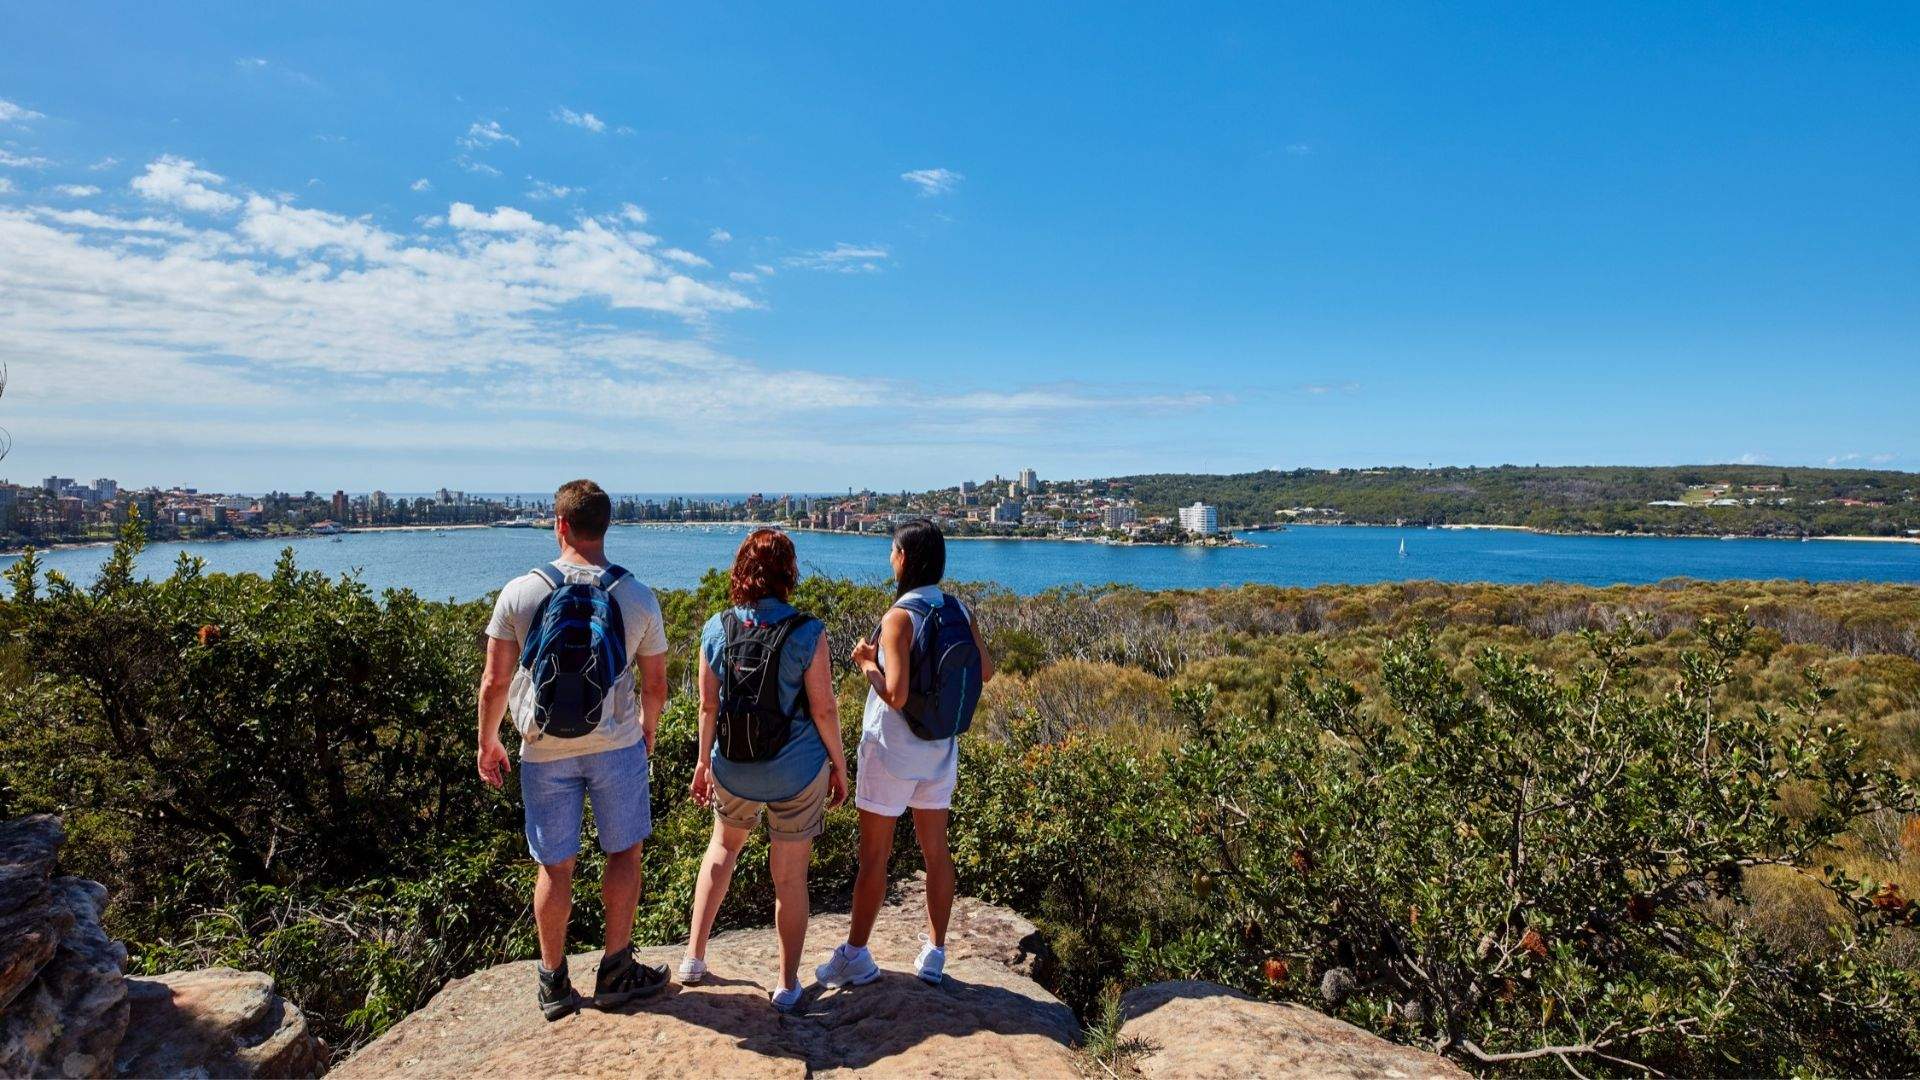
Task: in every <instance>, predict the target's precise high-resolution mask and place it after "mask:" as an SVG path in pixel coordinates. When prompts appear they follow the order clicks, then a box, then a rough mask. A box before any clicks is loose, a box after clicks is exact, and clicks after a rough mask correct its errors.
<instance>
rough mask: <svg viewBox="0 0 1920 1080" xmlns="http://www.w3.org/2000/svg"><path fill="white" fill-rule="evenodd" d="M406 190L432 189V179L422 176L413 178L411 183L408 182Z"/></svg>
mask: <svg viewBox="0 0 1920 1080" xmlns="http://www.w3.org/2000/svg"><path fill="white" fill-rule="evenodd" d="M407 190H408V191H432V190H433V181H431V180H429V179H427V178H426V177H424V176H423V177H421V178H420V179H418V180H415V181H414V182H413V183H411V184H408V185H407Z"/></svg>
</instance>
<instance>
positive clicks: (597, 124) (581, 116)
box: [553, 105, 607, 135]
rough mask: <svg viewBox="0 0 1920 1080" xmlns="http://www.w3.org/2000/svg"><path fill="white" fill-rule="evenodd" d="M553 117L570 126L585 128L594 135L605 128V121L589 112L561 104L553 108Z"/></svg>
mask: <svg viewBox="0 0 1920 1080" xmlns="http://www.w3.org/2000/svg"><path fill="white" fill-rule="evenodd" d="M553 118H554V119H555V120H558V121H560V122H561V123H563V124H566V125H569V126H571V127H577V128H585V129H586V130H588V131H591V132H593V133H595V134H596V135H597V134H599V133H600V132H602V131H605V130H607V122H606V121H605V120H602V119H600V118H599V117H597V116H595V115H593V114H592V113H590V112H574V111H573V110H572V109H569V108H567V107H566V106H565V105H562V106H560V107H558V108H556V109H554V110H553Z"/></svg>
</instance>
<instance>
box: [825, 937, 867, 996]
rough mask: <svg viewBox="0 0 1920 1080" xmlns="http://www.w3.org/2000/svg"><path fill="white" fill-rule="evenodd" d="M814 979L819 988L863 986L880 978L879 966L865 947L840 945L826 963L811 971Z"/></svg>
mask: <svg viewBox="0 0 1920 1080" xmlns="http://www.w3.org/2000/svg"><path fill="white" fill-rule="evenodd" d="M813 974H814V977H815V978H817V979H819V980H820V985H821V986H826V987H840V986H864V985H866V984H867V983H870V982H872V981H873V980H875V979H877V978H879V977H880V965H878V964H876V963H874V962H873V954H872V953H870V952H868V951H867V948H866V946H864V945H863V946H861V947H860V948H858V949H856V948H854V947H853V946H851V945H847V944H841V945H840V946H839V947H838V948H836V949H834V950H833V955H832V956H829V957H827V962H826V963H824V964H821V965H820V966H819V967H817V968H814V969H813Z"/></svg>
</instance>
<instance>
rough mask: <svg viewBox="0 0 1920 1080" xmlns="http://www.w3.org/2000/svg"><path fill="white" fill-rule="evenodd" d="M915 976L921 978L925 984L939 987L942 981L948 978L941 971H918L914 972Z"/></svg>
mask: <svg viewBox="0 0 1920 1080" xmlns="http://www.w3.org/2000/svg"><path fill="white" fill-rule="evenodd" d="M914 974H915V975H918V976H920V981H921V982H923V983H926V984H927V985H928V986H939V985H940V980H941V979H944V978H946V977H947V976H946V974H945V973H944V972H939V971H935V972H931V973H929V972H925V971H916V972H914Z"/></svg>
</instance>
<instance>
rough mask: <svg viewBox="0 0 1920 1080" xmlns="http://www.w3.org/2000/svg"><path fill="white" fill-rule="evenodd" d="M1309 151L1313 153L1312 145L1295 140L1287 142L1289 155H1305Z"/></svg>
mask: <svg viewBox="0 0 1920 1080" xmlns="http://www.w3.org/2000/svg"><path fill="white" fill-rule="evenodd" d="M1311 153H1313V147H1312V146H1311V145H1310V144H1308V143H1303V142H1297V143H1288V144H1287V154H1288V155H1289V156H1291V157H1306V156H1307V155H1309V154H1311Z"/></svg>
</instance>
